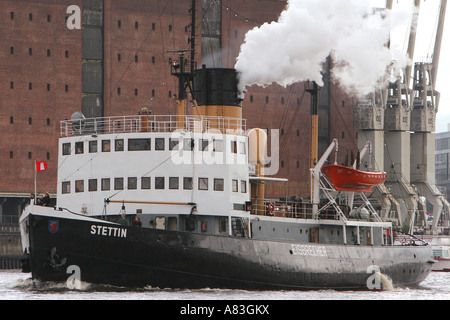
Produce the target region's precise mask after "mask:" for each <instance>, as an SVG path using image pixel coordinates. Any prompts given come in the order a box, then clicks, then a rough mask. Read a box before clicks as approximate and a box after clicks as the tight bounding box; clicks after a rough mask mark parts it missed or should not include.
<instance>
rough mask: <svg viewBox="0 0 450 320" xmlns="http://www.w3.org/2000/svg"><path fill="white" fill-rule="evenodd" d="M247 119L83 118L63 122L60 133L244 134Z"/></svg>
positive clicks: (189, 117) (173, 117)
mask: <svg viewBox="0 0 450 320" xmlns="http://www.w3.org/2000/svg"><path fill="white" fill-rule="evenodd" d="M245 130H246V121H245V119H240V118H230V117H200V116H191V115H187V116H176V115H136V116H119V117H106V118H83V119H74V120H64V121H61V122H60V137H72V136H79V135H92V134H109V133H113V134H117V133H136V132H177V131H188V132H216V133H222V134H240V135H243V134H244V133H245Z"/></svg>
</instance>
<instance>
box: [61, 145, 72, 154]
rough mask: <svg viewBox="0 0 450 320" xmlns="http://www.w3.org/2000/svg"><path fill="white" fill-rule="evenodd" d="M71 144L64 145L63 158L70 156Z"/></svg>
mask: <svg viewBox="0 0 450 320" xmlns="http://www.w3.org/2000/svg"><path fill="white" fill-rule="evenodd" d="M70 149H71V147H70V142H69V143H63V156H68V155H70Z"/></svg>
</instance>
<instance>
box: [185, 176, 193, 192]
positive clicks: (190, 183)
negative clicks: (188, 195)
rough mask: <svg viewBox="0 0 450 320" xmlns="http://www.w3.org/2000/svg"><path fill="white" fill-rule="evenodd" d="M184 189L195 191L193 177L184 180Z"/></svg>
mask: <svg viewBox="0 0 450 320" xmlns="http://www.w3.org/2000/svg"><path fill="white" fill-rule="evenodd" d="M183 189H184V190H192V189H193V180H192V178H191V177H184V178H183Z"/></svg>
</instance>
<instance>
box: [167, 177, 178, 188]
mask: <svg viewBox="0 0 450 320" xmlns="http://www.w3.org/2000/svg"><path fill="white" fill-rule="evenodd" d="M179 181H180V179H179V178H178V177H169V189H171V190H177V189H179V187H180V182H179Z"/></svg>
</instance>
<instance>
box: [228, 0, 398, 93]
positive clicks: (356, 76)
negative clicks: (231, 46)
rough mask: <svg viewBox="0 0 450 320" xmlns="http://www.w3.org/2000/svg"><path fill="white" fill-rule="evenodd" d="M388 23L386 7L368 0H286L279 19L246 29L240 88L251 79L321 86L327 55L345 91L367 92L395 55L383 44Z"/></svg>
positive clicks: (252, 81)
mask: <svg viewBox="0 0 450 320" xmlns="http://www.w3.org/2000/svg"><path fill="white" fill-rule="evenodd" d="M391 28H392V24H391V21H390V12H388V11H387V10H374V9H373V8H372V7H371V6H370V4H369V1H368V0H289V1H288V4H287V7H286V9H285V10H284V11H283V12H282V13H281V15H280V17H279V19H278V21H276V22H271V23H265V24H263V25H262V26H260V27H256V28H254V29H252V30H250V31H249V32H247V34H246V36H245V41H244V43H243V44H242V46H241V51H240V54H239V56H238V58H237V62H236V65H235V68H236V69H237V71H238V72H239V73H240V89H241V92H243V90H244V88H245V87H246V86H250V85H253V84H257V85H260V86H266V85H270V84H272V83H278V84H280V85H282V86H287V85H290V84H293V83H295V82H300V81H306V80H311V81H316V83H317V84H318V85H323V81H322V74H321V72H322V70H323V63H324V62H325V61H326V58H327V57H328V56H330V55H331V56H332V59H333V69H332V77H333V80H334V81H337V82H339V84H340V85H341V86H343V87H344V88H345V89H347V91H348V92H349V93H352V94H356V95H358V96H361V95H365V94H368V93H370V92H372V91H373V90H374V89H376V88H378V87H379V86H380V85H382V81H381V80H383V79H385V78H386V71H387V67H388V66H389V65H391V64H392V61H393V60H397V59H396V58H397V57H394V56H393V54H392V51H391V50H389V48H388V47H387V43H388V42H389V37H390V29H391ZM405 63H407V59H402V61H401V65H400V67H402V66H403V65H404V64H405ZM380 81H381V83H380Z"/></svg>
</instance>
